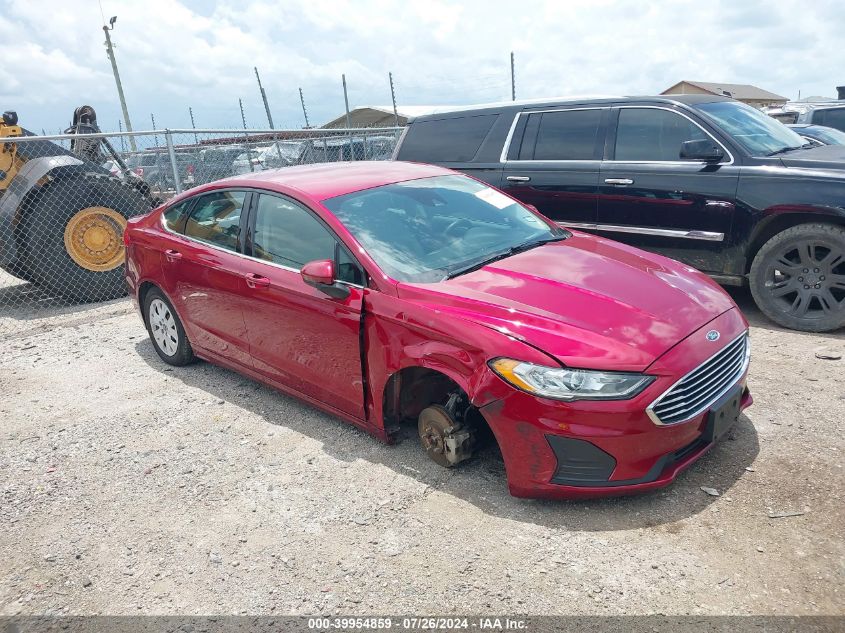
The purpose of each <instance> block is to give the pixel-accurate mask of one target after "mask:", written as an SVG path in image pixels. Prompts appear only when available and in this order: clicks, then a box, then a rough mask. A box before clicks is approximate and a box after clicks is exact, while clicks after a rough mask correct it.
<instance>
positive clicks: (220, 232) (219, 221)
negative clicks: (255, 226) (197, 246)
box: [185, 191, 247, 251]
mask: <svg viewBox="0 0 845 633" xmlns="http://www.w3.org/2000/svg"><path fill="white" fill-rule="evenodd" d="M246 196H247V194H246V192H245V191H216V192H214V193H209V194H206V195H204V196H202V197H200V198H199V199H198V200H197V202H196V205H195V206H194V209H193V211H192V212H191V215H190V217H188V220H187V222H186V223H185V235H186V236H187V237H192V238H194V239H195V240H200V241H201V242H207V243H209V244H214V245H215V246H219V247H220V248H225V249H226V250H230V251H237V250H238V245H239V244H240V235H241V213H242V211H243V207H244V201H245V200H246Z"/></svg>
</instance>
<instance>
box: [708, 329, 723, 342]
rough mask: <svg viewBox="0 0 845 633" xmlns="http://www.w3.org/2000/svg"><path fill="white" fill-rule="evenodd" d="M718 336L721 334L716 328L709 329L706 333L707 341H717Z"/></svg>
mask: <svg viewBox="0 0 845 633" xmlns="http://www.w3.org/2000/svg"><path fill="white" fill-rule="evenodd" d="M720 336H722V335H721V334H719V332H718V331H717V330H710V331H709V332H708V333H707V340H708V341H718V340H719V337H720Z"/></svg>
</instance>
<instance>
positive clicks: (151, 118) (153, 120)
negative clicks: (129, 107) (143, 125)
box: [129, 112, 158, 147]
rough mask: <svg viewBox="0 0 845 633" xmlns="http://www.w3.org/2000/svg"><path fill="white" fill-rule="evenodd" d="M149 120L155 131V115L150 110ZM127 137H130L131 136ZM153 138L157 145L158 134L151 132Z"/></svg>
mask: <svg viewBox="0 0 845 633" xmlns="http://www.w3.org/2000/svg"><path fill="white" fill-rule="evenodd" d="M150 121H152V123H153V132H155V131H156V115H155V114H153V113H152V112H150ZM129 138H132V137H131V136H130V137H129ZM153 140H154V141H155V144H156V147H158V134H153Z"/></svg>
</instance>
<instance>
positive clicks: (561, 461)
mask: <svg viewBox="0 0 845 633" xmlns="http://www.w3.org/2000/svg"><path fill="white" fill-rule="evenodd" d="M746 328H747V325H746V323H745V321H744V320H743V318H742V316H741V315H740V314H739V311H738V310H736V309H734V310H730V311H728V312H726V313H725V314H723V315H721V316H719V317H718V318H716V319H714V320H713V321H711V322H710V323H708V324H707V325H706V326H705V327H704V328H702V329H701V330H698V331H697V332H695V333H693V334H692V335H691V336H689V337H687V338H686V339H684V340H683V341H681V342H680V343H679V344H678V345H676V346H675V347H673V348H672V349H671V350H670V351H668V352H666V353H665V354H664V355H663V356H661V357H660V358H659V359H658V360H657V361H655V362H654V363H653V364H652V365H651V366H650V367H649V368H648V370H647V373H649V374H651V375H654V376H657V379H656V380H655V381H654V382H653V383H652V384H651V385H649V387H648V388H647V389H646V390H645V391H643V392H642V393H641V394H639V395H638V396H637V397H636V398H634V399H631V400H617V401H589V400H581V401H574V402H560V401H555V400H550V399H546V398H538V397H536V396H533V395H531V394H527V393H524V392H521V391H517V390H511V391H509V392H508V395H507V396H505V397H504V398H501V399H498V400H496V401H494V402H491V403H490V404H488V405H486V406H484V407H482V408H481V409H480V411H481V413H482V415H483V416H484V418H485V420H486V421H487V423H488V424H489V426H490V428H491V429H492V431H493V433H494V435H495V436H496V439H497V441H498V444H499V447H500V448H501V451H502V456H503V457H504V460H505V469H506V471H507V477H508V488H509V489H510V492H511V494H513V495H514V496H517V497H548V498H584V497H601V496H613V495H621V494H629V493H634V492H643V491H647V490H652V489H655V488H661V487H663V486H666V485H668V484H670V483H672V481H674V479H675V478H676V477H677V476H678V474H679V473H680V472H682V471H683V470H685V469H686V468H687V467H689V466H690V465H691V464H692V463H693V462H695V461H696V460H697V459H699V458H700V457H701V456H702V455H704V454H705V453H706V452H707V451H708V450H709V449H710V448H711V447H712V446H713V445H714V442H713V441H712V440H710V439H708V437H707V435H708V433H707V431H708V429H707V424H708V412H707V411H704V412H703V413H701V414H699V415H697V416H696V417H694V418H692V419H690V420H688V421H685V422H681V423H678V424H671V425H664V426H661V425H658V424H655V423H654V422H653V421H652V419H651V418H650V417H649V416H648V414H647V413H646V408H647V407H648V406H649V404H651V403H652V402H653V401H654V400H655V399H656V398H657V397H658V396H660V395H661V394H662V393H663V392H664V391H666V390H667V389H669V388H670V387H671V386H672V385H673V384H675V382H677V380H678V379H679V378H680V377H681V376H684V375H686V374H687V373H688V372H690V371H692V370H693V369H694V368H696V367H697V366H699V365H700V364H701V363H702V362H704V361H705V360H707V359H708V358H709V357H711V356H712V355H714V354H715V353H716V352H717V351H718V350H720V349H722V347H723V345H719V346H716V345H714V344H713V343H712V342H710V341H708V340H707V339H706V337H705V336H704V334H705V332H707V331H708V330H711V329H717V330H719V331H720V332H721V333H722V338H721V339H720V340H721V341H722V343H724V342H725V341H730V340H733V339H734V338H735V337H736V336H739V335H740V334H741V333H742V332H743V331H744V330H745V329H746ZM746 377H747V370H746V371H745V372H744V373H743V374H742V375H741V376H740V377H739V379H738V380H737V381H736V382H735V385H738V386H737V391H738V392H739V397H740V402H739V408H740V410H744V409H746V408H747V407H748V406H750V405H751V403H752V401H753V400H752V397H751V394H750V392H749V391H748V389H747V387H746Z"/></svg>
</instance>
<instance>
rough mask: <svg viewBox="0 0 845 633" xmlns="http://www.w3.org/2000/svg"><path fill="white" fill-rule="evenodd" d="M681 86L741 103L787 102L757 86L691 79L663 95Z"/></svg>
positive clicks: (668, 89)
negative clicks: (695, 88)
mask: <svg viewBox="0 0 845 633" xmlns="http://www.w3.org/2000/svg"><path fill="white" fill-rule="evenodd" d="M681 84H690V85H693V86H696V87H697V88H701V89H702V90H706V91H707V92H712V93H713V94H715V95H724V96H727V97H733V98H734V99H737V100H739V101H786V100H787V98H786V97H782V96H780V95H777V94H775V93H774V92H769V91H768V90H763V89H762V88H758V87H757V86H752V85H751V84H728V83H716V82H712V81H690V80H689V79H684V80H682V81H679V82H678V83H676V84H674V85H673V86H670V87H669V88H667V89H666V90H664V91H663V92H662V93H661V94H664V95H665V94H670V91H671V90H674V89H675V88H677V87H678V86H680V85H681Z"/></svg>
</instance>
